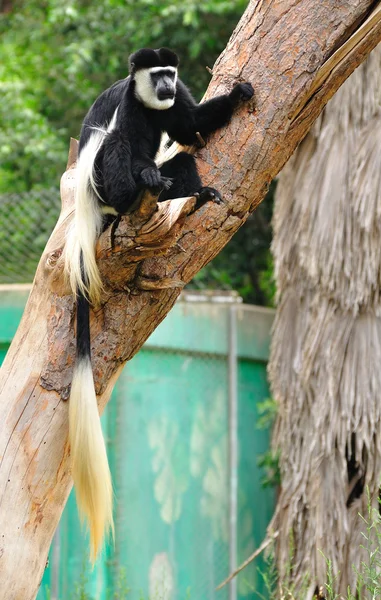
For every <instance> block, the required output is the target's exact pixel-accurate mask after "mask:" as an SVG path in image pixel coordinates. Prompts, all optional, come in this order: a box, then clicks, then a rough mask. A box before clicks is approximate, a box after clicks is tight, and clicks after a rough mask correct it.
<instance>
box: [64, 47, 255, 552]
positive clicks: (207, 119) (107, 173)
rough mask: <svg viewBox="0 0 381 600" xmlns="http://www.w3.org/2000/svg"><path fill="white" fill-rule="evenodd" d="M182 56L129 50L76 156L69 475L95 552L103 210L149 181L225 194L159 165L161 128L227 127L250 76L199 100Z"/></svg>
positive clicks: (176, 165)
mask: <svg viewBox="0 0 381 600" xmlns="http://www.w3.org/2000/svg"><path fill="white" fill-rule="evenodd" d="M178 64H179V59H178V57H177V55H176V54H175V53H174V52H172V51H171V50H168V49H167V48H160V49H159V50H151V49H146V48H144V49H142V50H138V51H137V52H135V53H134V54H132V55H131V56H130V58H129V67H130V75H129V76H128V77H127V78H126V79H123V80H121V81H117V82H116V83H115V84H114V85H112V86H111V87H110V88H109V89H107V90H106V91H105V92H103V94H101V95H100V96H99V98H98V99H97V100H96V101H95V102H94V104H93V106H92V107H91V108H90V110H89V112H88V114H87V115H86V117H85V119H84V122H83V125H82V130H81V135H80V140H79V151H78V163H77V183H76V195H75V216H74V222H73V225H72V226H71V230H70V231H69V232H68V236H67V241H66V248H65V272H66V273H67V275H68V278H69V280H70V285H71V288H72V291H73V294H74V295H75V297H76V300H77V353H76V362H75V367H74V374H73V380H72V385H71V393H70V400H69V404H70V406H69V439H70V447H71V460H72V474H73V479H74V484H75V487H76V496H77V502H78V507H79V511H80V513H81V515H83V516H85V517H86V518H87V519H88V522H89V528H90V538H91V557H92V560H95V558H96V555H97V553H98V551H99V549H100V547H101V545H102V540H103V536H104V533H105V532H106V531H110V530H113V519H112V484H111V477H110V471H109V466H108V462H107V454H106V449H105V444H104V440H103V436H102V430H101V425H100V420H99V413H98V406H97V399H96V395H95V389H94V381H93V374H92V369H91V360H90V330H89V304H92V305H93V306H97V305H99V303H100V296H101V291H102V282H101V279H100V274H99V271H98V268H97V264H96V259H95V245H96V241H97V238H98V236H99V234H100V233H101V231H102V228H103V227H104V223H105V215H108V218H109V215H115V217H117V216H119V215H123V214H125V213H126V212H128V211H129V210H131V209H132V208H133V207H134V206H135V204H136V202H137V200H138V199H139V197H140V195H141V192H142V191H143V190H144V189H151V190H153V191H156V192H158V191H160V196H159V199H160V200H168V199H171V198H179V197H184V196H191V195H194V194H195V193H197V194H198V195H199V199H200V201H201V202H204V201H206V200H209V199H211V200H212V199H219V194H218V192H217V191H216V190H214V189H213V188H206V187H202V183H201V180H200V177H199V175H198V172H197V168H196V163H195V160H194V158H193V156H192V155H190V154H187V153H185V152H181V153H179V154H177V156H175V157H174V158H173V159H171V160H169V161H168V162H165V163H164V164H163V165H162V166H161V167H160V168H158V166H157V164H156V163H155V157H156V155H157V153H158V150H159V146H160V141H161V137H162V134H163V133H164V132H165V133H167V134H168V135H169V137H170V138H171V139H172V140H175V141H176V142H179V143H180V144H183V145H191V144H194V143H197V141H198V136H199V135H201V136H202V137H203V138H205V137H207V136H208V134H210V133H211V132H213V131H216V130H217V129H219V128H220V127H223V126H224V125H226V124H227V123H228V122H229V120H230V118H231V116H232V114H233V111H234V109H235V108H236V107H237V106H238V104H239V101H240V100H249V99H250V98H251V97H252V96H253V88H252V86H251V84H250V83H239V84H237V85H236V86H235V87H234V88H233V90H232V91H231V92H230V94H227V95H223V96H218V97H216V98H213V99H212V100H209V101H207V102H204V103H202V104H197V103H196V102H195V101H194V99H193V97H192V96H191V94H190V92H189V91H188V89H187V88H186V87H185V85H184V84H183V83H182V81H181V80H180V79H179V78H178V76H177V67H178Z"/></svg>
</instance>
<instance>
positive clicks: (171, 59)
mask: <svg viewBox="0 0 381 600" xmlns="http://www.w3.org/2000/svg"><path fill="white" fill-rule="evenodd" d="M128 62H129V65H130V72H131V73H134V72H136V71H138V70H139V69H149V68H150V67H178V65H179V58H178V56H177V54H175V53H174V52H172V50H169V48H159V50H151V48H142V49H141V50H138V51H137V52H135V53H134V54H131V56H130V58H129V61H128Z"/></svg>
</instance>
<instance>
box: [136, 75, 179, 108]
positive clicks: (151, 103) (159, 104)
mask: <svg viewBox="0 0 381 600" xmlns="http://www.w3.org/2000/svg"><path fill="white" fill-rule="evenodd" d="M159 71H172V72H173V73H175V80H174V84H175V86H176V81H177V69H176V68H175V67H150V68H149V69H140V70H139V71H137V72H136V73H135V75H134V79H135V95H136V97H137V99H138V100H140V102H142V104H144V106H146V107H147V108H152V109H154V110H167V109H168V108H171V106H173V105H174V103H175V99H174V98H166V99H165V100H159V98H158V97H157V95H156V91H155V89H154V87H153V86H152V80H151V73H158V72H159Z"/></svg>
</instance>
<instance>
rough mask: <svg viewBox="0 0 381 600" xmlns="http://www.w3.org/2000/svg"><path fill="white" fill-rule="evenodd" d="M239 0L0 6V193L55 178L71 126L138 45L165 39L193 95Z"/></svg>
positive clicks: (31, 1) (52, 0) (53, 1)
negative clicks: (7, 9) (0, 9)
mask: <svg viewBox="0 0 381 600" xmlns="http://www.w3.org/2000/svg"><path fill="white" fill-rule="evenodd" d="M245 5H246V2H245V1H244V0H234V1H232V2H226V1H224V0H208V1H205V2H193V1H191V0H181V1H180V0H170V1H169V0H139V2H135V1H134V0H127V1H126V0H98V1H97V2H88V0H69V2H64V3H62V2H60V1H59V0H45V1H44V2H40V1H38V0H28V1H27V0H24V1H20V2H18V3H16V5H15V7H14V9H13V11H12V12H10V13H7V14H1V15H0V34H1V41H0V54H1V57H2V59H1V64H0V86H1V87H0V89H1V93H2V98H3V101H2V103H1V107H0V122H1V124H2V126H1V129H0V164H1V168H0V193H1V192H4V191H6V192H9V191H23V190H29V189H31V188H32V187H35V186H36V185H43V186H44V187H49V186H51V185H54V184H57V181H58V178H59V175H60V173H62V171H63V170H64V165H65V159H66V151H67V145H68V138H69V136H70V135H71V136H73V137H75V136H78V134H79V129H80V124H81V121H82V119H83V117H84V115H85V113H86V111H87V110H88V108H89V106H90V105H91V103H92V102H93V101H94V100H95V98H96V97H97V96H98V95H99V93H100V92H101V91H103V90H104V89H105V88H106V87H108V86H109V85H111V84H112V83H113V82H114V81H115V80H117V79H121V78H123V77H126V75H127V74H128V65H127V59H128V56H129V54H130V53H131V52H133V51H134V50H136V48H139V47H143V46H153V47H159V46H161V45H167V46H171V47H172V48H174V49H175V50H177V51H178V53H179V54H180V56H181V59H182V65H181V71H182V77H183V78H184V79H185V81H186V82H188V83H189V85H190V86H191V87H192V89H193V90H194V92H195V93H196V94H197V95H198V96H200V95H201V94H202V92H203V91H204V89H205V86H206V84H207V81H208V78H209V75H208V73H207V71H206V69H205V65H208V64H209V65H210V66H212V64H213V62H214V60H215V58H216V57H217V56H218V54H219V53H220V52H221V50H222V49H223V48H224V46H225V44H226V42H227V39H228V37H229V35H230V33H231V31H232V30H233V28H234V26H235V25H236V23H237V21H238V19H239V17H240V16H241V14H242V12H243V10H244V8H245Z"/></svg>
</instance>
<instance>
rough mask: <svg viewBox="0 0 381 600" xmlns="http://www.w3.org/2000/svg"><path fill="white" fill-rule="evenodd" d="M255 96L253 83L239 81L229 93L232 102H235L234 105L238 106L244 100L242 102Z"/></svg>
mask: <svg viewBox="0 0 381 600" xmlns="http://www.w3.org/2000/svg"><path fill="white" fill-rule="evenodd" d="M253 96H254V90H253V86H252V85H251V83H248V82H246V83H237V85H235V86H234V88H233V89H232V91H231V92H230V94H229V98H230V100H231V101H232V103H233V104H234V106H237V104H238V103H239V102H240V101H242V102H247V101H248V100H251V98H252V97H253Z"/></svg>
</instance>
